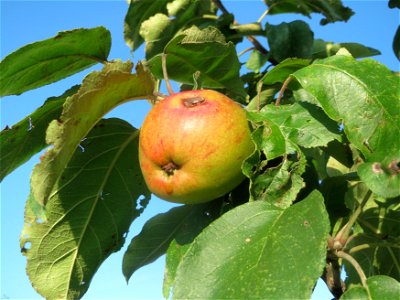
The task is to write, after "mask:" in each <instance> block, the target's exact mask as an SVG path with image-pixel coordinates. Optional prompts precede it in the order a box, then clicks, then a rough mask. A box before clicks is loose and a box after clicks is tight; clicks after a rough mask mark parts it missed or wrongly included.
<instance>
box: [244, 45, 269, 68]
mask: <svg viewBox="0 0 400 300" xmlns="http://www.w3.org/2000/svg"><path fill="white" fill-rule="evenodd" d="M268 57H269V56H268V55H265V54H262V53H261V52H260V51H257V50H254V51H252V52H251V53H250V57H249V59H248V60H247V61H246V67H247V69H249V70H253V71H254V72H256V73H259V72H260V70H261V68H262V67H263V66H264V65H265V64H266V63H267V61H268Z"/></svg>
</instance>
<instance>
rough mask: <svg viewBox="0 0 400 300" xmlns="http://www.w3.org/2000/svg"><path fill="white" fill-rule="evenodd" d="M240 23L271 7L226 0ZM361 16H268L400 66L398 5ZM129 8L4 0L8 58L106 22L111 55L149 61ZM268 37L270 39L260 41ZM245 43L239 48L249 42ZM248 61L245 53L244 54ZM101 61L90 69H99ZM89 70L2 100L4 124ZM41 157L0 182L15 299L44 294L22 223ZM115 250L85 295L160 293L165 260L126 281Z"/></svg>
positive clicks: (9, 293) (4, 249)
mask: <svg viewBox="0 0 400 300" xmlns="http://www.w3.org/2000/svg"><path fill="white" fill-rule="evenodd" d="M223 2H224V3H225V4H226V7H227V8H228V10H229V11H231V12H233V13H234V14H235V16H236V18H237V20H238V22H239V23H246V22H253V21H256V20H257V19H258V18H259V16H260V15H261V14H262V12H263V11H264V9H265V6H264V4H263V3H262V1H261V0H259V1H256V0H254V1H223ZM345 4H346V5H348V6H350V7H351V8H352V9H353V10H354V11H355V12H356V15H355V16H353V17H352V19H351V20H350V21H349V22H348V23H336V24H330V25H327V26H324V27H321V26H319V25H318V24H319V20H320V17H319V16H313V19H308V18H304V17H302V16H300V15H296V16H294V15H281V16H278V17H275V16H274V17H267V21H268V22H269V23H272V24H278V23H280V22H282V21H290V20H294V19H302V20H305V21H306V22H308V23H309V24H310V26H311V28H312V30H313V31H314V34H315V38H323V39H325V40H330V41H334V42H358V43H362V44H364V45H367V46H370V47H374V48H377V49H379V50H380V51H381V52H382V55H380V56H376V57H375V59H377V60H378V61H380V62H382V63H384V64H385V65H387V66H388V67H389V68H391V69H392V70H396V71H399V63H398V61H397V60H396V58H395V56H394V54H393V51H392V40H393V36H394V33H395V30H396V28H397V26H398V23H399V11H398V10H390V9H389V8H388V7H387V1H383V0H382V1H345ZM126 11H127V3H126V1H123V0H121V1H25V2H23V1H15V0H13V1H4V0H2V1H1V18H0V19H1V34H0V36H1V48H0V55H1V59H3V58H4V57H5V56H6V55H8V54H9V53H11V52H13V51H15V50H16V49H18V48H19V47H22V46H24V45H26V44H28V43H32V42H35V41H38V40H43V39H46V38H50V37H52V36H54V35H56V33H57V32H59V31H63V30H69V29H74V28H80V27H86V28H90V27H95V26H100V25H102V26H105V27H106V28H108V29H109V30H110V31H111V34H112V48H111V53H110V55H109V59H114V58H120V59H122V60H127V59H131V60H133V61H134V62H135V63H136V62H137V61H138V60H140V59H143V47H142V48H140V49H138V50H137V51H136V52H135V53H134V55H133V56H132V54H131V53H130V50H129V48H128V47H127V46H126V45H125V42H124V39H123V19H124V16H125V13H126ZM261 42H263V43H265V42H266V41H265V40H262V39H261ZM247 47H248V45H243V46H241V48H239V51H240V50H242V49H244V48H247ZM244 59H246V57H244ZM100 68H101V66H95V67H93V68H91V70H93V69H100ZM88 72H89V70H85V71H84V72H82V73H80V74H77V75H75V76H72V77H70V78H67V79H64V80H62V81H60V82H57V83H55V84H52V85H50V86H46V87H43V88H40V89H36V90H33V91H29V92H26V93H24V94H23V95H21V96H9V97H4V98H3V99H1V103H0V105H1V124H0V127H1V128H4V127H5V126H6V125H12V124H14V123H16V122H18V121H19V120H20V119H22V118H23V117H24V116H26V115H28V114H29V113H31V112H33V111H34V110H35V109H36V108H37V107H39V106H40V105H41V104H42V103H43V101H44V100H45V99H47V98H48V97H51V96H56V95H60V94H62V93H63V92H64V91H65V90H66V89H67V88H69V87H70V86H72V85H74V84H77V83H80V81H81V80H82V78H83V77H84V76H85V74H87V73H88ZM148 110H149V105H148V104H147V102H146V101H135V102H132V103H129V104H126V105H124V106H121V107H119V108H117V109H116V110H114V111H113V112H112V113H110V115H109V116H115V117H120V118H122V119H125V120H127V121H129V122H130V123H131V124H132V125H134V126H135V127H140V124H141V123H142V121H143V118H144V116H145V115H146V113H147V112H148ZM37 161H38V156H35V157H33V158H32V159H31V160H30V161H29V162H27V163H26V164H25V165H23V166H22V167H20V168H18V169H17V170H16V171H15V172H14V173H13V174H11V175H9V176H8V177H7V178H6V179H5V180H4V181H3V182H2V183H1V202H0V208H1V284H0V297H1V298H9V299H17V298H19V299H41V297H40V296H39V295H38V294H37V293H36V292H35V291H34V290H33V288H32V287H31V286H30V283H29V280H28V278H27V276H26V275H25V257H23V256H22V255H21V254H20V249H19V234H20V231H21V229H22V227H23V210H24V205H25V200H26V199H27V195H28V193H29V176H30V173H31V170H32V168H33V166H34V165H35V164H36V163H37ZM172 206H173V205H172V204H170V203H167V202H164V201H161V200H159V199H153V200H152V201H151V202H150V204H149V206H148V208H147V209H146V211H145V212H144V214H143V215H142V216H141V218H140V219H139V220H137V221H135V222H134V223H133V225H132V227H131V229H130V233H129V236H128V238H127V244H128V243H129V241H130V239H131V238H132V237H133V236H134V235H136V234H137V233H138V232H139V231H140V229H141V227H142V226H143V223H144V222H145V221H146V220H147V219H149V218H150V217H152V216H154V215H155V214H157V213H160V212H164V211H166V210H168V209H169V208H171V207H172ZM127 244H126V245H125V247H124V248H123V249H122V250H121V251H120V252H119V253H117V254H113V255H112V256H111V257H110V258H109V259H108V260H107V261H106V262H105V263H104V264H103V265H102V266H101V267H100V269H99V271H98V272H97V274H96V275H95V277H94V279H93V280H92V283H91V287H90V288H89V291H88V292H87V294H86V295H85V296H84V298H83V299H127V298H129V299H161V298H162V294H161V287H162V279H163V266H164V260H163V258H161V259H159V260H158V261H157V262H155V263H153V264H152V265H149V266H146V267H144V268H142V269H141V270H139V271H138V272H137V273H135V274H134V275H133V277H132V278H131V280H130V282H129V284H128V285H127V284H126V282H125V280H124V277H123V275H122V271H121V263H122V255H123V252H124V250H125V249H126V246H127ZM329 298H330V296H329V294H327V293H326V291H325V289H323V288H320V286H318V288H317V291H316V292H315V294H314V296H313V299H329Z"/></svg>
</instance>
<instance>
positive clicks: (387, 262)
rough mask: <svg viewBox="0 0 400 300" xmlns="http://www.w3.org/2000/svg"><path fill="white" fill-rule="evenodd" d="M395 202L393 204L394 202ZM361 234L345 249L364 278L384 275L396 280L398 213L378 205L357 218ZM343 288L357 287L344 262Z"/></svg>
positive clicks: (399, 262)
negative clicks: (358, 266)
mask: <svg viewBox="0 0 400 300" xmlns="http://www.w3.org/2000/svg"><path fill="white" fill-rule="evenodd" d="M396 202H397V201H396ZM358 224H359V225H360V227H361V229H362V231H361V232H359V233H357V234H356V235H355V236H354V238H352V239H351V240H350V241H349V243H348V244H347V245H346V249H348V251H349V253H350V254H351V255H352V256H353V257H354V258H355V259H356V260H357V262H358V263H359V264H360V266H361V267H362V269H363V271H364V273H365V275H366V276H367V277H370V276H374V275H388V276H391V277H393V278H395V279H396V280H400V211H398V210H395V209H391V208H390V207H385V205H379V206H377V207H371V208H369V209H367V210H366V211H365V212H363V213H362V214H361V216H360V217H359V220H358ZM345 265H346V273H347V275H348V277H347V279H346V284H355V283H360V280H359V277H358V275H357V273H356V272H355V270H354V269H353V267H352V266H351V265H349V264H347V262H345Z"/></svg>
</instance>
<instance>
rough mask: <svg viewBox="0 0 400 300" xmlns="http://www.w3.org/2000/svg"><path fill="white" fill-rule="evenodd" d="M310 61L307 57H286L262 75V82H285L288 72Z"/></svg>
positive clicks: (302, 66) (290, 72) (304, 65)
mask: <svg viewBox="0 0 400 300" xmlns="http://www.w3.org/2000/svg"><path fill="white" fill-rule="evenodd" d="M310 63H311V60H309V59H301V58H288V59H285V60H284V61H282V62H281V63H280V64H278V65H276V66H275V67H274V68H272V69H271V70H270V71H268V72H267V73H266V74H265V76H264V77H263V79H262V80H263V83H264V84H274V83H277V82H281V83H283V82H285V80H286V79H287V78H288V77H289V75H290V74H292V73H294V72H295V71H297V70H299V69H301V68H304V67H306V66H308V65H309V64H310Z"/></svg>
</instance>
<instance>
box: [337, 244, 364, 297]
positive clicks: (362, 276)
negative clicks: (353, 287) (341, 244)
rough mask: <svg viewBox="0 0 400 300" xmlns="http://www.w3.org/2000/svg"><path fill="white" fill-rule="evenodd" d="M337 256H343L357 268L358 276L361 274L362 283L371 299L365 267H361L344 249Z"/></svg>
mask: <svg viewBox="0 0 400 300" xmlns="http://www.w3.org/2000/svg"><path fill="white" fill-rule="evenodd" d="M336 256H337V257H339V258H342V259H344V260H347V261H348V262H349V263H350V264H351V265H352V266H353V267H354V269H355V270H356V272H357V274H358V276H360V280H361V284H362V286H363V287H364V288H365V289H366V290H367V293H368V299H371V294H370V292H369V288H368V284H367V277H366V276H365V273H364V271H363V269H362V268H361V266H360V264H359V263H358V262H357V261H356V260H355V259H354V258H353V256H351V255H350V254H347V253H346V252H344V251H337V252H336Z"/></svg>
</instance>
